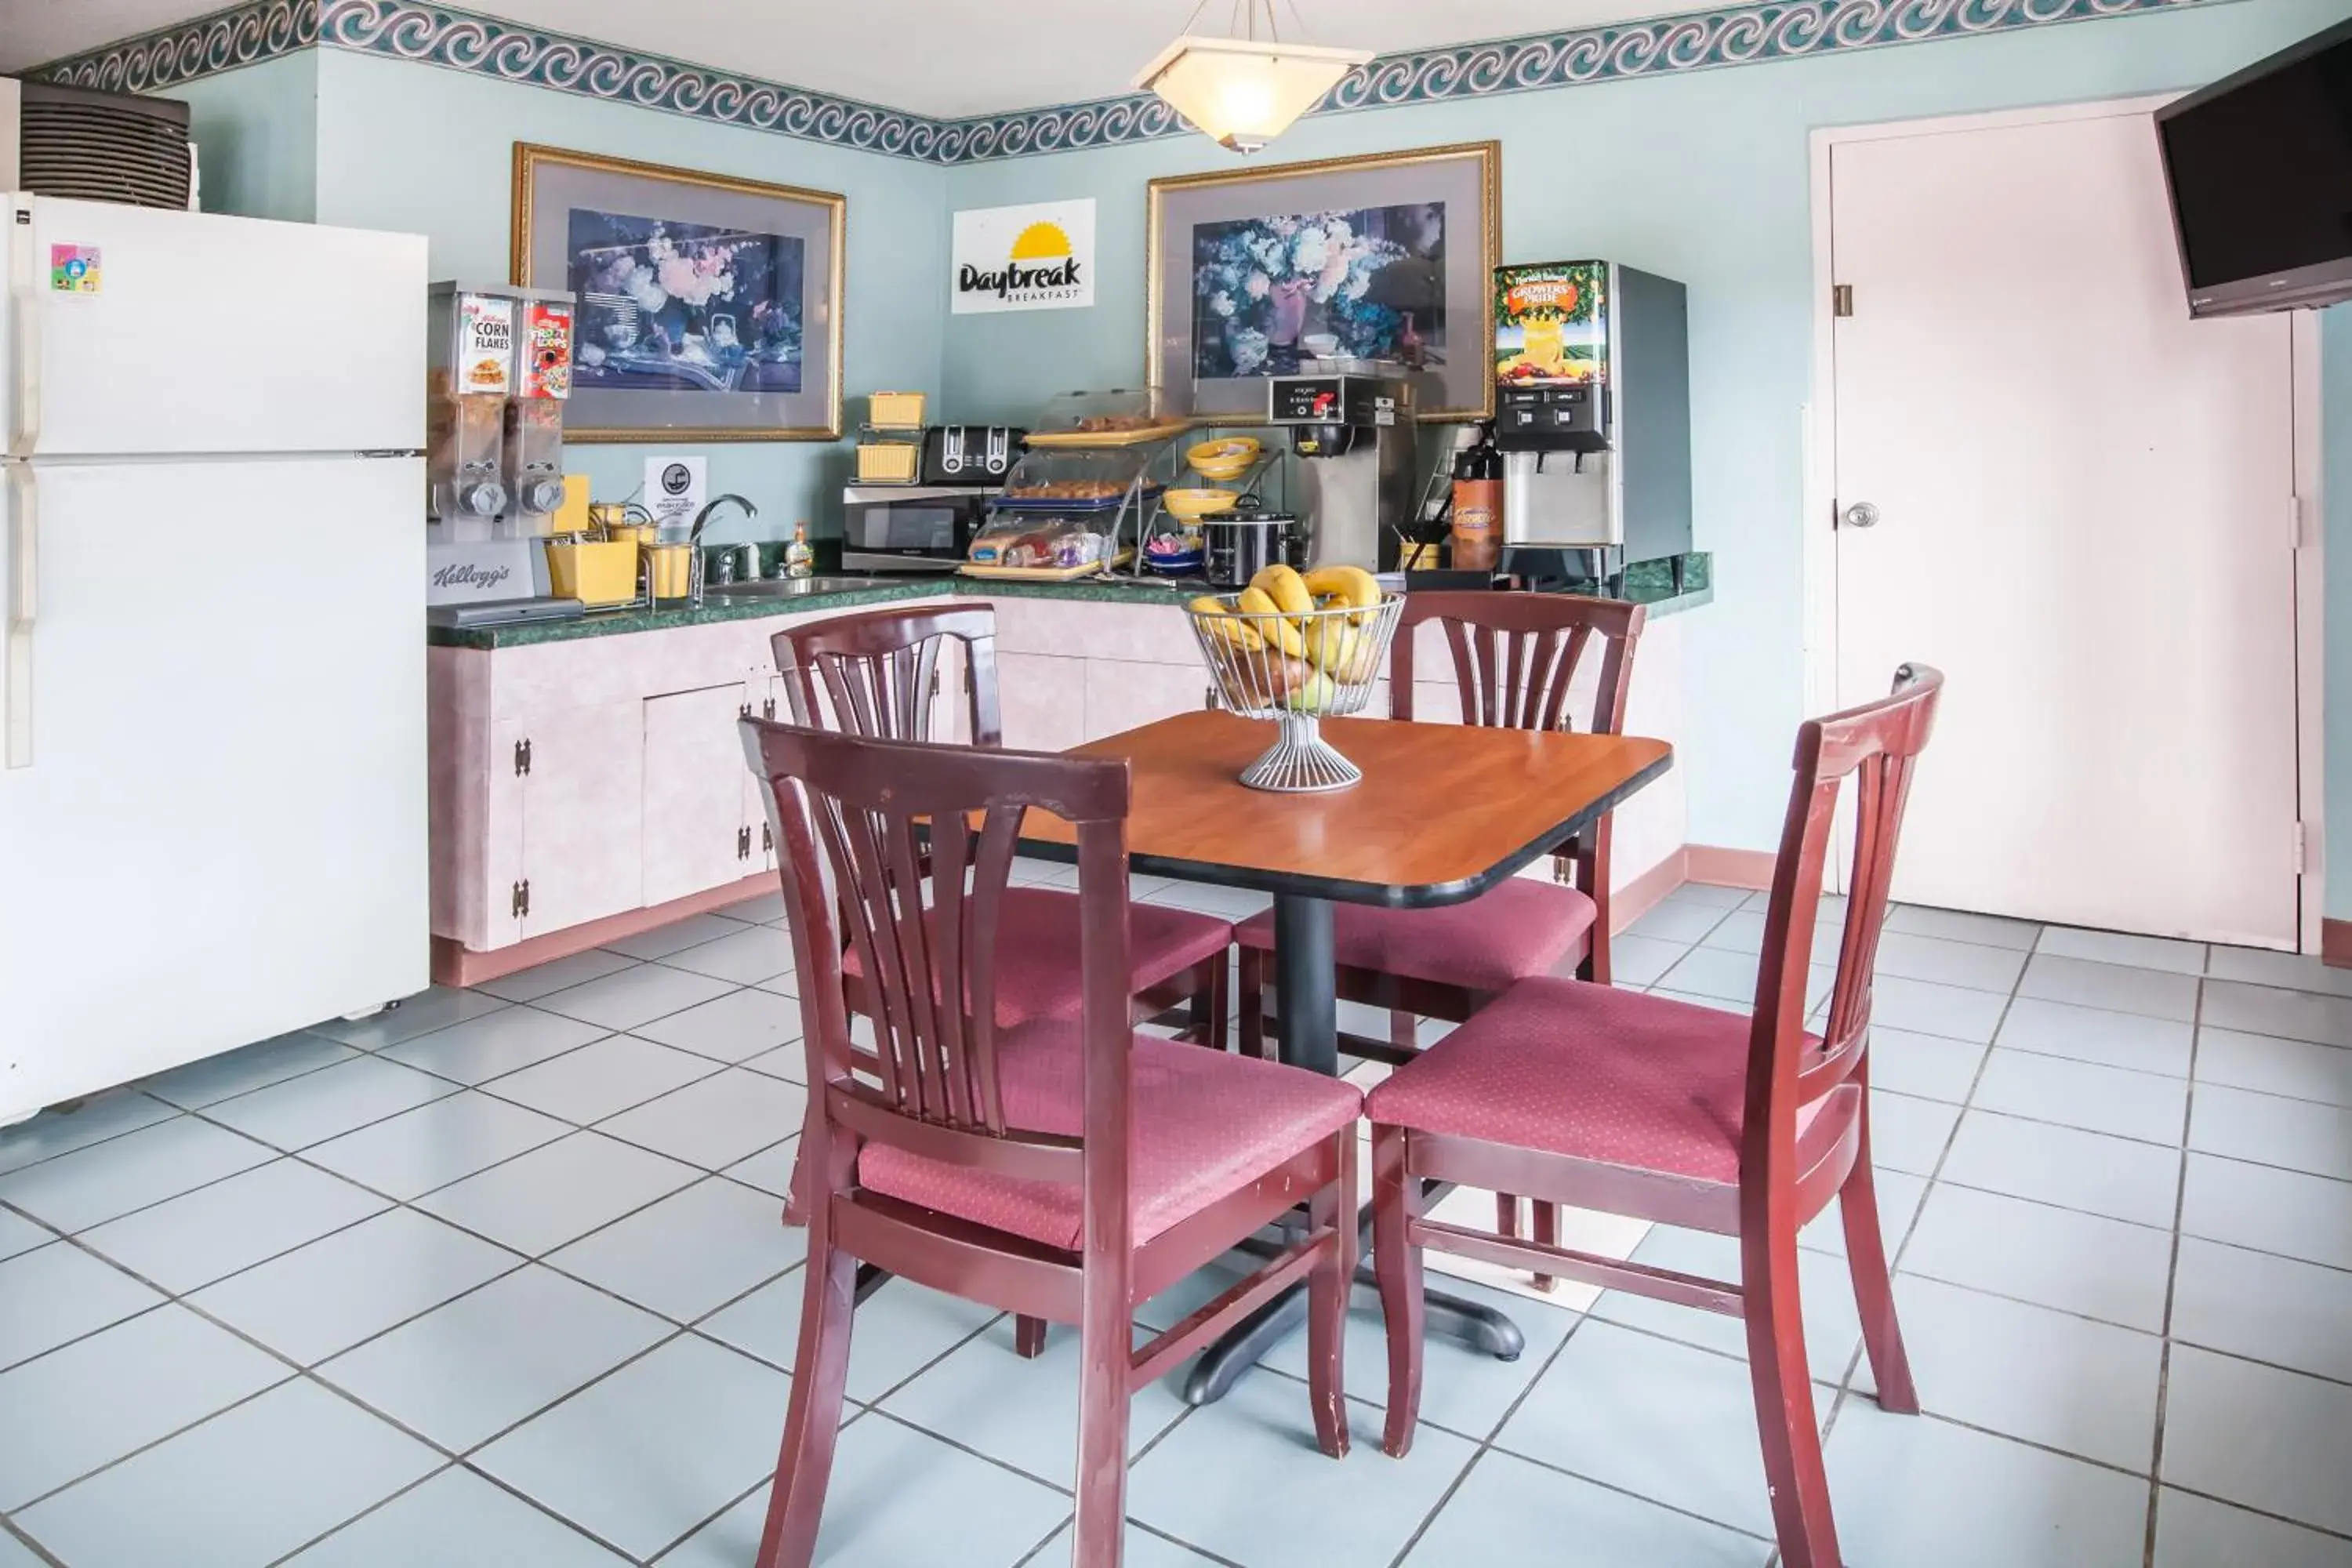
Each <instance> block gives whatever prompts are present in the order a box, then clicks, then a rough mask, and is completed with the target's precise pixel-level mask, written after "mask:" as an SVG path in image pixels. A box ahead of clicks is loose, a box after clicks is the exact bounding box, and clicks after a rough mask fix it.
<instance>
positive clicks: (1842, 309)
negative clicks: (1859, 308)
mask: <svg viewBox="0 0 2352 1568" xmlns="http://www.w3.org/2000/svg"><path fill="white" fill-rule="evenodd" d="M1830 314H1831V315H1832V316H1851V315H1853V284H1851V283H1832V284H1831V285H1830Z"/></svg>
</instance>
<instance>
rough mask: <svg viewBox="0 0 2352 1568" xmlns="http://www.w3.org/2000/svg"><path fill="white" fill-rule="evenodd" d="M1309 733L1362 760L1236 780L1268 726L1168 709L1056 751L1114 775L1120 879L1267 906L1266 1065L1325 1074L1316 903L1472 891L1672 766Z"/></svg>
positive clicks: (1206, 1386) (1330, 991)
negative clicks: (1312, 773)
mask: <svg viewBox="0 0 2352 1568" xmlns="http://www.w3.org/2000/svg"><path fill="white" fill-rule="evenodd" d="M1322 730H1323V735H1324V738H1325V739H1326V740H1327V741H1328V742H1330V743H1331V744H1332V745H1333V746H1335V747H1337V748H1338V749H1339V751H1340V752H1342V753H1343V754H1344V755H1346V756H1347V757H1348V758H1349V760H1350V761H1351V762H1353V763H1355V764H1356V765H1357V766H1358V767H1360V768H1361V769H1362V770H1363V774H1364V776H1363V779H1362V781H1361V782H1360V783H1359V784H1353V785H1350V786H1349V787H1348V788H1345V789H1340V790H1333V791H1329V792H1326V793H1320V794H1312V795H1282V794H1273V793H1269V792H1266V791H1263V790H1255V789H1251V788H1249V787H1248V786H1246V785H1244V784H1242V783H1241V782H1240V775H1241V772H1242V770H1243V769H1244V767H1246V766H1247V765H1248V764H1249V763H1251V762H1252V761H1253V760H1254V759H1255V758H1256V757H1257V755H1258V754H1259V753H1260V752H1264V751H1265V749H1266V747H1267V746H1268V745H1269V744H1271V743H1272V742H1273V740H1274V726H1273V725H1272V724H1270V723H1266V722H1265V721H1258V720H1251V719H1244V718H1241V717H1239V716H1238V715H1235V714H1232V713H1225V712H1219V711H1211V710H1203V711H1199V712H1191V713H1180V714H1178V715H1176V716H1175V717H1174V718H1171V719H1162V720H1160V721H1158V722H1157V723H1152V724H1146V725H1144V726H1143V727H1142V728H1140V729H1136V730H1129V731H1125V732H1123V733H1120V734H1117V735H1108V736H1105V737H1104V738H1103V739H1101V740H1098V741H1090V742H1087V743H1086V744H1085V745H1082V746H1078V747H1076V748H1073V750H1072V752H1071V753H1070V754H1071V755H1074V756H1088V757H1123V758H1125V759H1126V760H1127V762H1128V764H1129V768H1130V770H1131V779H1132V782H1131V784H1130V791H1131V794H1130V797H1129V816H1128V825H1127V834H1128V861H1129V867H1130V868H1132V869H1133V870H1134V871H1135V872H1137V873H1139V874H1142V875H1149V876H1158V877H1170V878H1174V879H1177V880H1180V881H1186V882H1199V883H1205V884H1209V885H1213V886H1217V887H1225V888H1237V889H1251V890H1255V891H1257V892H1263V893H1267V894H1270V895H1272V896H1273V899H1274V922H1275V952H1274V963H1275V985H1276V994H1277V998H1278V1001H1277V1006H1278V1009H1279V1011H1278V1015H1277V1019H1276V1031H1275V1037H1276V1042H1277V1048H1278V1050H1279V1053H1280V1056H1281V1059H1282V1060H1284V1061H1285V1062H1287V1063H1289V1064H1290V1065H1291V1066H1293V1067H1298V1068H1307V1069H1309V1070H1311V1071H1315V1072H1320V1073H1327V1074H1331V1075H1335V1076H1336V1075H1337V1074H1338V1073H1339V1021H1338V1012H1339V1004H1338V999H1337V994H1336V989H1335V981H1336V970H1335V968H1334V959H1333V952H1332V907H1333V905H1334V904H1337V903H1343V902H1344V903H1360V904H1382V905H1387V906H1390V907H1392V908H1402V909H1422V908H1431V907H1434V906H1437V905H1443V904H1453V903H1460V902H1462V901H1464V900H1468V899H1474V898H1476V897H1477V896H1478V895H1479V894H1480V893H1483V892H1485V891H1486V889H1489V888H1492V887H1494V886H1495V885H1496V883H1497V882H1500V881H1501V880H1502V879H1504V878H1506V877H1508V876H1510V875H1512V874H1513V873H1514V872H1516V871H1517V870H1518V869H1519V868H1521V867H1524V866H1526V865H1528V864H1529V863H1531V862H1533V861H1534V860H1535V859H1536V858H1538V857H1539V856H1542V855H1544V854H1547V853H1548V852H1549V851H1550V850H1551V849H1552V847H1554V846H1556V845H1558V844H1560V843H1562V842H1564V841H1565V840H1567V839H1569V838H1571V837H1574V836H1575V835H1576V834H1577V833H1579V832H1580V830H1582V829H1584V828H1587V827H1589V826H1591V825H1593V824H1594V823H1595V822H1597V821H1598V820H1599V819H1600V818H1601V815H1602V814H1603V813H1605V812H1607V811H1608V810H1609V809H1610V808H1611V807H1612V806H1613V805H1616V804H1617V803H1618V802H1620V801H1622V800H1624V799H1625V798H1626V797H1627V796H1629V795H1633V793H1634V792H1635V791H1636V790H1639V789H1640V788H1642V787H1643V785H1644V784H1648V783H1649V782H1650V781H1651V780H1653V779H1655V778H1657V777H1658V776H1660V775H1661V774H1663V773H1664V772H1665V771H1666V770H1667V769H1668V768H1669V767H1671V766H1672V765H1673V763H1674V752H1673V749H1672V748H1671V747H1669V746H1668V745H1667V744H1666V743H1665V742H1663V741H1652V740H1643V739H1640V738H1638V737H1633V736H1621V735H1585V734H1571V733H1568V732H1564V731H1529V730H1512V729H1493V728H1486V727H1480V726H1472V725H1461V724H1419V723H1412V722H1407V721H1402V720H1393V719H1330V720H1326V721H1324V722H1323V725H1322ZM1022 840H1023V846H1022V847H1023V848H1024V851H1026V852H1028V853H1032V854H1038V855H1044V856H1047V857H1054V856H1055V855H1056V854H1057V852H1058V855H1059V857H1060V858H1067V857H1068V855H1069V853H1070V846H1071V843H1072V835H1071V831H1070V829H1069V826H1068V825H1067V824H1066V823H1063V822H1060V821H1058V820H1057V819H1055V818H1052V817H1047V816H1043V815H1042V814H1039V813H1032V814H1031V815H1030V816H1029V819H1028V820H1027V822H1026V823H1024V826H1023V829H1022ZM1429 1310H1430V1321H1431V1323H1432V1324H1433V1326H1434V1325H1443V1326H1444V1328H1446V1329H1447V1330H1448V1331H1452V1332H1454V1333H1455V1334H1457V1335H1458V1336H1459V1337H1462V1338H1464V1339H1466V1340H1468V1341H1470V1342H1472V1343H1474V1344H1476V1345H1478V1346H1480V1347H1481V1348H1483V1349H1485V1350H1487V1351H1489V1352H1492V1353H1494V1354H1495V1355H1496V1356H1498V1357H1500V1358H1502V1359H1504V1360H1510V1359H1513V1358H1515V1357H1516V1356H1517V1354H1518V1353H1519V1352H1520V1350H1521V1349H1522V1348H1523V1346H1524V1344H1525V1341H1524V1339H1523V1338H1522V1337H1521V1335H1520V1333H1519V1331H1518V1329H1517V1325H1515V1324H1513V1323H1512V1322H1511V1321H1509V1319H1508V1318H1507V1317H1505V1316H1504V1315H1503V1314H1501V1313H1499V1312H1496V1311H1495V1310H1492V1309H1491V1308H1487V1307H1485V1306H1483V1305H1480V1304H1477V1303H1474V1302H1470V1301H1466V1300H1460V1299H1458V1298H1450V1297H1445V1296H1444V1295H1443V1294H1442V1293H1434V1292H1433V1293H1432V1294H1431V1296H1430V1298H1429ZM1304 1312H1305V1297H1304V1293H1303V1291H1294V1292H1292V1293H1291V1294H1289V1295H1287V1296H1286V1297H1283V1298H1281V1299H1278V1300H1275V1301H1272V1302H1269V1303H1268V1304H1267V1305H1266V1306H1265V1307H1264V1308H1262V1309H1261V1310H1259V1311H1258V1312H1257V1313H1256V1314H1255V1315H1254V1316H1253V1317H1252V1318H1251V1319H1250V1320H1249V1321H1246V1322H1244V1323H1243V1324H1242V1325H1240V1326H1239V1327H1238V1328H1236V1329H1234V1331H1232V1332H1231V1333H1229V1334H1227V1335H1226V1336H1225V1338H1224V1339H1223V1340H1221V1341H1219V1342H1217V1343H1216V1344H1214V1345H1213V1346H1212V1347H1211V1348H1210V1349H1209V1350H1208V1351H1207V1352H1204V1353H1203V1354H1202V1357H1201V1359H1200V1361H1199V1362H1198V1363H1196V1364H1195V1366H1194V1368H1193V1371H1192V1375H1191V1377H1190V1379H1189V1380H1188V1382H1187V1384H1186V1388H1185V1391H1184V1396H1185V1398H1186V1399H1187V1400H1189V1401H1190V1402H1191V1403H1192V1404H1195V1405H1202V1404H1206V1403H1208V1402H1209V1401H1211V1400H1213V1399H1216V1398H1219V1397H1222V1396H1223V1394H1224V1392H1225V1391H1226V1390H1227V1389H1228V1388H1230V1387H1231V1386H1232V1384H1233V1383H1234V1379H1236V1378H1238V1377H1239V1376H1240V1375H1241V1373H1244V1372H1246V1371H1247V1370H1248V1369H1249V1368H1250V1367H1251V1366H1252V1365H1254V1364H1255V1363H1256V1362H1257V1361H1258V1359H1259V1358H1260V1357H1261V1356H1262V1355H1264V1354H1265V1352H1267V1351H1268V1350H1271V1349H1272V1348H1273V1347H1274V1345H1275V1344H1276V1343H1277V1342H1279V1341H1280V1340H1282V1339H1283V1338H1284V1337H1285V1336H1286V1334H1288V1333H1289V1332H1290V1331H1291V1330H1292V1329H1293V1328H1294V1327H1295V1326H1296V1325H1297V1323H1298V1322H1299V1321H1301V1320H1302V1318H1303V1315H1304Z"/></svg>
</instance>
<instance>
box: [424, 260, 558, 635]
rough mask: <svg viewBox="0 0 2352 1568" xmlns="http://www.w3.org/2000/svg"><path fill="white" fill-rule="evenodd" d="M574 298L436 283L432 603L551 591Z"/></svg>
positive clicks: (428, 505) (430, 428) (430, 450)
mask: <svg viewBox="0 0 2352 1568" xmlns="http://www.w3.org/2000/svg"><path fill="white" fill-rule="evenodd" d="M572 305H573V301H572V295H571V294H570V293H568V292H565V291H563V290H561V289H522V288H517V287H513V286H510V285H508V284H502V283H501V284H468V283H436V284H435V285H433V287H432V289H431V290H430V292H429V293H428V294H427V296H426V314H425V319H426V322H427V326H428V330H429V338H428V342H427V352H426V358H425V512H426V518H427V522H426V525H425V553H426V558H427V566H426V570H427V579H426V603H427V604H428V605H449V604H465V603H481V602H492V601H510V600H520V599H530V598H532V597H535V596H539V595H544V594H545V593H546V592H547V566H546V562H545V559H544V557H543V556H542V554H541V550H540V548H539V542H540V541H541V539H542V538H543V537H545V536H546V535H548V534H550V533H552V532H553V531H555V526H556V521H555V520H556V514H557V512H558V511H559V510H561V508H562V505H563V498H564V491H563V407H564V402H565V400H566V399H567V398H569V397H570V396H571V395H572Z"/></svg>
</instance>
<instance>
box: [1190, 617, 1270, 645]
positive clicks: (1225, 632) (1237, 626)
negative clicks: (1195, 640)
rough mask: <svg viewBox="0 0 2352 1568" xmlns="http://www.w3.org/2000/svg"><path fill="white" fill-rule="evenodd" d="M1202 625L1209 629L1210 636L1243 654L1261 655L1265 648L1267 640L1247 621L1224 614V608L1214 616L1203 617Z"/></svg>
mask: <svg viewBox="0 0 2352 1568" xmlns="http://www.w3.org/2000/svg"><path fill="white" fill-rule="evenodd" d="M1201 624H1202V626H1206V627H1208V628H1209V635H1210V636H1212V637H1221V638H1223V640H1224V641H1226V642H1228V643H1230V644H1232V645H1233V646H1234V647H1236V648H1238V649H1240V650H1241V651H1242V652H1243V653H1259V652H1262V651H1264V649H1265V638H1264V637H1260V636H1258V635H1257V633H1256V631H1255V629H1253V628H1252V627H1251V626H1250V624H1249V623H1248V622H1247V621H1237V620H1235V619H1234V617H1233V616H1229V615H1226V614H1224V613H1223V606H1220V607H1219V610H1218V613H1217V614H1216V615H1214V616H1202V617H1201Z"/></svg>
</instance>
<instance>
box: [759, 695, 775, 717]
mask: <svg viewBox="0 0 2352 1568" xmlns="http://www.w3.org/2000/svg"><path fill="white" fill-rule="evenodd" d="M760 717H761V718H762V719H765V720H767V721H769V722H770V723H773V722H775V719H776V700H775V699H774V698H772V697H771V698H769V699H767V700H765V701H763V702H761V704H760Z"/></svg>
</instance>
